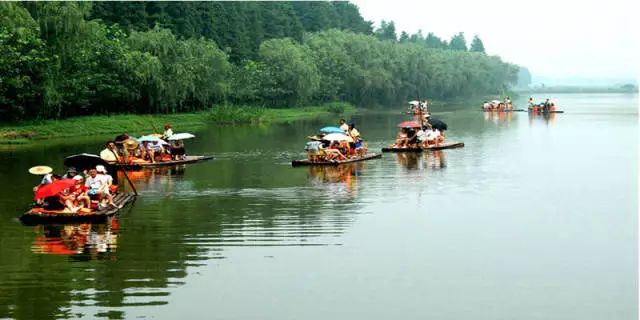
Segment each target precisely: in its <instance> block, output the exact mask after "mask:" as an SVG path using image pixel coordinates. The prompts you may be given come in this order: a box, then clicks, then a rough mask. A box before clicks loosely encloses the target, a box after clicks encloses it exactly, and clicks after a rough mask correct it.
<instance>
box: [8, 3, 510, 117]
mask: <svg viewBox="0 0 640 320" xmlns="http://www.w3.org/2000/svg"><path fill="white" fill-rule="evenodd" d="M118 6H122V7H118ZM118 6H115V5H114V4H111V3H108V2H100V3H90V2H80V3H76V2H26V3H7V2H2V3H0V74H1V77H0V119H1V120H21V119H33V118H64V117H68V116H74V115H87V114H108V113H125V112H128V113H133V112H135V113H174V112H185V111H195V110H202V109H204V108H209V107H211V106H212V105H216V104H224V103H232V104H251V105H256V106H270V107H295V106H301V105H305V104H310V103H323V102H328V101H347V102H350V103H352V104H354V105H358V106H373V105H392V104H397V103H401V102H404V101H406V100H407V99H414V98H424V97H430V98H439V99H448V98H452V97H458V96H467V95H473V94H477V93H495V92H499V91H501V90H503V89H505V87H506V86H507V85H509V84H511V83H514V82H515V81H516V79H517V71H518V70H517V67H516V66H514V65H511V64H507V63H504V62H502V61H501V60H500V58H498V57H495V56H488V55H486V54H484V52H483V51H484V50H473V51H477V52H468V51H467V50H466V43H465V44H464V47H465V48H464V49H462V48H460V49H454V50H450V49H453V48H452V46H453V45H454V44H455V43H456V42H458V44H456V46H459V47H461V46H460V43H459V41H458V40H463V41H464V36H463V35H462V34H459V35H456V36H458V40H456V41H454V39H452V40H451V41H450V43H447V42H445V41H442V40H440V39H435V38H434V37H433V36H432V37H430V36H429V35H428V36H427V37H421V35H420V34H416V35H411V36H408V35H407V37H406V39H404V38H403V37H402V36H401V37H400V39H397V38H395V30H393V32H390V30H389V23H386V22H385V24H383V25H382V26H381V27H380V28H378V29H377V30H371V24H370V23H368V22H365V21H364V20H363V19H362V18H361V17H360V15H359V13H358V11H357V8H356V7H354V6H353V5H351V4H348V3H343V2H318V3H316V2H300V3H298V2H229V3H227V2H223V3H209V2H207V3H199V2H195V3H188V4H184V7H183V4H182V3H175V2H167V3H164V2H130V3H118ZM107 8H110V9H109V10H107ZM117 8H119V9H117ZM136 8H138V9H136ZM198 8H205V9H206V8H216V9H207V10H209V11H207V10H204V11H202V12H200V15H199V16H198V17H195V16H196V15H198V12H199V11H198V10H197V9H198ZM305 8H307V9H308V10H307V9H305ZM309 8H315V9H309ZM116 9H117V10H121V11H114V10H116ZM134 9H136V10H134ZM242 10H245V11H242ZM314 10H315V11H314ZM354 10H355V11H354ZM239 11H241V12H244V13H248V12H253V14H254V15H253V16H251V15H248V17H249V18H246V17H244V18H242V19H241V20H239V21H241V22H232V21H231V20H230V21H227V22H224V21H223V19H222V18H220V17H225V19H226V18H230V19H231V18H233V17H235V18H237V19H240V18H239V17H238V15H240V14H239V13H238V12H239ZM234 12H235V13H234ZM314 12H316V13H314ZM181 13H184V15H181ZM214 14H216V15H218V16H217V17H218V18H215V19H214V18H211V17H208V18H207V15H214ZM240 16H242V15H240ZM351 16H353V17H351ZM98 17H99V18H100V19H92V18H98ZM118 17H119V18H118ZM265 17H267V18H265ZM292 17H295V19H294V18H292ZM349 17H351V18H349ZM354 17H356V18H358V19H356V18H354ZM198 19H200V20H198ZM252 19H254V20H255V21H254V22H253V23H254V24H251V23H250V22H247V21H248V20H252ZM194 21H195V22H194ZM198 21H199V22H198ZM207 21H209V22H210V23H209V22H207ZM242 21H244V22H242ZM295 21H298V22H297V23H296V22H295ZM354 21H355V22H354ZM112 22H117V23H115V24H112ZM207 23H209V24H210V26H209V27H205V26H206V25H207ZM225 23H228V26H233V28H236V27H237V26H238V25H240V24H245V26H246V28H245V29H243V30H245V31H243V32H242V33H241V32H240V31H234V32H237V34H236V35H235V36H233V35H231V36H230V35H229V34H226V32H227V31H229V30H231V29H225V28H223V27H221V26H224V24H225ZM296 25H299V26H298V27H295V26H296ZM250 26H253V27H250ZM323 26H328V27H331V28H332V29H330V30H323V29H324V28H323ZM229 28H231V27H229ZM252 28H253V29H252ZM339 29H340V30H339ZM252 30H253V31H252ZM255 30H262V32H261V33H258V34H256V35H255V37H254V36H252V32H254V31H255ZM385 30H386V31H385ZM229 32H231V31H229ZM391 34H393V36H394V38H393V39H391ZM456 36H454V38H455V37H456ZM235 37H237V38H235ZM460 37H462V39H459V38H460ZM436 38H437V37H436ZM264 39H268V40H264ZM236 40H237V42H236ZM436 40H437V41H439V42H437V41H436ZM478 40H479V39H478ZM258 41H259V42H258ZM474 41H475V40H474ZM436 42H437V43H438V46H435V44H436ZM243 43H244V44H243ZM472 48H473V45H472ZM476 48H477V45H476Z"/></svg>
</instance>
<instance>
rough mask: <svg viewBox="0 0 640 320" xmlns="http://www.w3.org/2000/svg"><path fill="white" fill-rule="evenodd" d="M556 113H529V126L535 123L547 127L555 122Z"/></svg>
mask: <svg viewBox="0 0 640 320" xmlns="http://www.w3.org/2000/svg"><path fill="white" fill-rule="evenodd" d="M557 116H558V114H557V113H539V112H538V113H536V112H529V126H532V125H534V124H536V123H544V124H546V125H547V126H548V125H551V124H553V123H554V122H556V117H557Z"/></svg>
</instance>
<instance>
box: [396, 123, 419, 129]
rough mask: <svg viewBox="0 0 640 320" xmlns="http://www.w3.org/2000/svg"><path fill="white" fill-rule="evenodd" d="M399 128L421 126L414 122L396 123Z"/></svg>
mask: <svg viewBox="0 0 640 320" xmlns="http://www.w3.org/2000/svg"><path fill="white" fill-rule="evenodd" d="M398 127H400V128H420V127H421V125H420V124H419V123H418V122H416V121H405V122H400V123H398Z"/></svg>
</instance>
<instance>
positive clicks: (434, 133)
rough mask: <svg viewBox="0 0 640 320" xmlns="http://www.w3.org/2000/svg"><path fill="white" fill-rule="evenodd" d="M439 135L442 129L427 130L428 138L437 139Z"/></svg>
mask: <svg viewBox="0 0 640 320" xmlns="http://www.w3.org/2000/svg"><path fill="white" fill-rule="evenodd" d="M438 136H440V131H438V129H436V130H428V132H427V140H435V139H436V138H438Z"/></svg>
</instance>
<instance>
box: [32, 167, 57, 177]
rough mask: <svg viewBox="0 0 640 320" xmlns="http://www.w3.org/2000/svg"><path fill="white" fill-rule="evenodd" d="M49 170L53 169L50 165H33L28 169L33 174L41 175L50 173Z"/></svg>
mask: <svg viewBox="0 0 640 320" xmlns="http://www.w3.org/2000/svg"><path fill="white" fill-rule="evenodd" d="M51 171H53V169H51V167H47V166H35V167H33V168H31V169H29V173H31V174H35V175H38V176H40V175H43V174H48V173H51Z"/></svg>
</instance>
